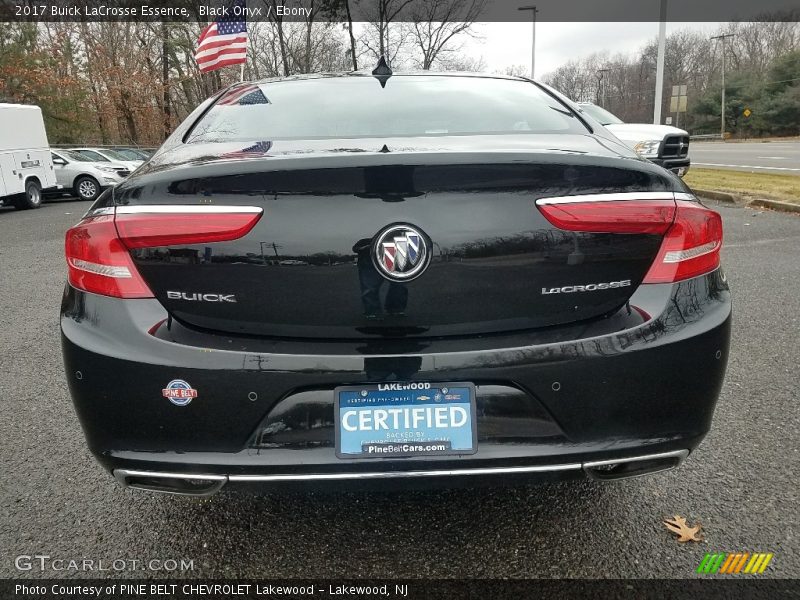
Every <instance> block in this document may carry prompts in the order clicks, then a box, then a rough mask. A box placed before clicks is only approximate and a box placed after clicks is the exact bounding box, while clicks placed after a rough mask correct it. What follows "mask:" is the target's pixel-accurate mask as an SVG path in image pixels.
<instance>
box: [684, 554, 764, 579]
mask: <svg viewBox="0 0 800 600" xmlns="http://www.w3.org/2000/svg"><path fill="white" fill-rule="evenodd" d="M773 556H774V555H773V553H772V552H754V553H752V554H751V553H750V552H715V553H713V554H710V553H707V554H706V555H705V557H704V558H703V560H702V561H701V562H700V565H699V566H698V567H697V572H698V573H704V574H706V575H713V574H719V575H723V574H724V575H737V574H739V573H745V574H748V575H756V574H758V573H763V572H764V571H765V570H766V568H767V565H769V563H770V561H771V560H772V557H773Z"/></svg>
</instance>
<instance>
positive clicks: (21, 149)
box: [0, 104, 57, 208]
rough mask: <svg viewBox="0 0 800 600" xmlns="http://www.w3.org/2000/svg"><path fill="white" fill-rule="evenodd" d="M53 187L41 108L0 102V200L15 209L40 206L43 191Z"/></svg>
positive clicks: (50, 158) (53, 172)
mask: <svg viewBox="0 0 800 600" xmlns="http://www.w3.org/2000/svg"><path fill="white" fill-rule="evenodd" d="M56 187H57V185H56V174H55V171H54V170H53V159H52V157H51V156H50V144H48V143H47V133H46V132H45V130H44V119H43V118H42V109H41V108H39V107H38V106H27V105H23V104H0V200H2V201H3V204H12V205H14V206H16V207H17V208H39V206H41V204H42V191H44V190H48V191H52V190H54V189H56Z"/></svg>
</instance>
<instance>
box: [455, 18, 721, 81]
mask: <svg viewBox="0 0 800 600" xmlns="http://www.w3.org/2000/svg"><path fill="white" fill-rule="evenodd" d="M719 25H720V24H719V23H667V35H669V34H670V32H672V31H676V30H678V29H684V28H690V29H699V30H703V31H707V32H708V33H709V35H711V33H712V32H714V31H716V29H717V28H718V27H719ZM475 29H476V31H477V32H478V33H479V34H480V35H481V38H480V39H476V40H469V41H467V42H466V43H465V45H464V53H465V54H469V55H471V56H474V57H478V56H483V58H484V61H485V62H486V67H487V70H488V71H503V70H504V69H505V68H506V67H507V66H510V65H520V64H522V65H526V66H527V67H528V68H530V62H531V24H530V23H478V24H476V25H475ZM657 36H658V23H547V22H539V23H537V24H536V76H537V77H541V76H542V75H544V74H545V73H549V72H550V71H553V70H555V69H556V68H558V67H559V66H561V65H563V64H564V63H566V62H567V61H568V60H570V59H573V58H579V57H582V56H586V55H589V54H592V53H594V52H600V51H607V52H608V53H609V54H610V55H614V54H616V53H618V52H622V53H626V54H628V53H633V52H636V51H637V50H639V48H641V47H642V46H644V45H645V44H646V43H647V42H648V41H650V40H652V39H654V38H655V37H657Z"/></svg>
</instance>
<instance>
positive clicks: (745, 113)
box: [742, 108, 753, 117]
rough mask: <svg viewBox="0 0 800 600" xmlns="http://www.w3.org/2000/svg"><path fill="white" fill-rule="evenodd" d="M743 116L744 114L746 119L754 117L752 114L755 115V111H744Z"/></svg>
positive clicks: (747, 109) (746, 109)
mask: <svg viewBox="0 0 800 600" xmlns="http://www.w3.org/2000/svg"><path fill="white" fill-rule="evenodd" d="M742 114H743V115H744V116H745V117H749V116H750V115H752V114H753V111H751V110H750V109H749V108H745V109H744V112H743V113H742Z"/></svg>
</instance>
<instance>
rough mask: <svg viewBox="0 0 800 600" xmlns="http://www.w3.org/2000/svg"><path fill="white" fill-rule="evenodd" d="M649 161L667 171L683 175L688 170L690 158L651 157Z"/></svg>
mask: <svg viewBox="0 0 800 600" xmlns="http://www.w3.org/2000/svg"><path fill="white" fill-rule="evenodd" d="M650 161H651V162H654V163H656V164H657V165H658V166H660V167H664V168H665V169H667V170H668V171H672V172H673V173H675V174H676V175H680V176H681V177H683V176H684V175H686V173H688V172H689V167H690V166H691V160H689V158H688V157H683V158H651V159H650Z"/></svg>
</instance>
